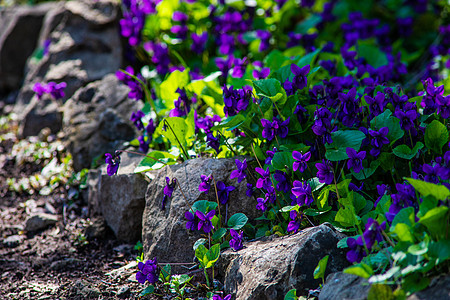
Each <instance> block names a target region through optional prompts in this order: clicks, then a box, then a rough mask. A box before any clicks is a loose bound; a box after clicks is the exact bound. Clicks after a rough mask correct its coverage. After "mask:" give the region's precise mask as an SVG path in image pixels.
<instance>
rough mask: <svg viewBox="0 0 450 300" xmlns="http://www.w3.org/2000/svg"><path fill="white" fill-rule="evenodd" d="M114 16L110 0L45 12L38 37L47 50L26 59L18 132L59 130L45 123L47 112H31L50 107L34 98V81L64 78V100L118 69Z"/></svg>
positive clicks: (116, 16)
mask: <svg viewBox="0 0 450 300" xmlns="http://www.w3.org/2000/svg"><path fill="white" fill-rule="evenodd" d="M118 19H119V3H118V2H116V1H113V0H100V1H88V0H84V1H68V2H64V4H63V5H62V6H59V7H56V8H55V9H53V10H51V11H50V12H49V13H48V14H47V16H46V19H45V21H44V25H43V28H42V30H41V36H40V41H43V40H47V39H48V40H50V46H49V48H48V53H47V54H46V55H45V56H44V57H43V58H42V59H41V60H40V61H38V62H37V63H36V62H33V61H30V63H29V65H28V66H27V67H28V69H29V70H28V73H27V76H26V78H25V82H24V84H23V86H22V88H21V91H20V93H19V95H18V98H17V103H16V107H15V112H16V113H18V114H19V116H20V117H21V118H22V119H23V122H22V123H21V127H20V129H19V131H20V132H19V133H20V134H21V135H22V136H29V135H36V134H37V133H38V132H39V131H40V130H41V129H42V128H43V127H49V128H50V129H51V130H52V131H53V132H57V131H59V130H60V129H61V122H57V123H55V124H47V123H48V122H47V123H46V122H45V119H46V118H47V115H48V114H51V112H50V111H48V114H38V113H35V112H36V111H38V110H39V111H45V109H43V107H45V106H47V105H48V104H47V103H46V102H45V101H38V100H37V98H36V97H34V92H33V91H32V88H33V86H34V84H35V83H36V82H43V83H46V82H49V81H55V82H63V81H64V82H66V83H67V88H66V89H65V94H66V95H65V97H64V98H63V99H62V102H65V101H66V100H67V99H69V98H70V97H71V96H72V95H73V94H74V93H75V91H76V90H78V89H79V88H80V87H82V86H85V85H86V84H87V83H89V82H92V81H96V80H100V79H101V78H103V77H104V76H105V75H107V74H110V73H114V72H115V71H117V70H118V69H119V68H120V67H121V65H122V46H121V38H120V35H119V32H118V30H117V26H118ZM46 97H47V96H46V95H44V97H43V98H44V99H45V98H46ZM58 104H59V105H61V103H58Z"/></svg>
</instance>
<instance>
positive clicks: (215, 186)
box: [211, 174, 221, 216]
mask: <svg viewBox="0 0 450 300" xmlns="http://www.w3.org/2000/svg"><path fill="white" fill-rule="evenodd" d="M211 176H212V179H213V181H214V190H215V191H216V201H217V208H218V209H219V216H221V214H220V203H219V194H218V193H217V184H216V178H215V177H214V175H213V174H211Z"/></svg>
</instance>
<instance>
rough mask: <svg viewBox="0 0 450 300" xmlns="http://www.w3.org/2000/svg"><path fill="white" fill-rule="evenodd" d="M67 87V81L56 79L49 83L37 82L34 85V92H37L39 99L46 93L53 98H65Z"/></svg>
mask: <svg viewBox="0 0 450 300" xmlns="http://www.w3.org/2000/svg"><path fill="white" fill-rule="evenodd" d="M66 87H67V84H66V83H65V82H60V83H56V82H54V81H50V82H48V83H47V84H42V83H40V82H36V83H35V84H34V86H33V92H35V93H36V96H37V98H38V99H41V97H42V96H43V95H44V94H49V95H50V96H51V97H52V98H53V99H62V98H64V96H65V94H64V89H65V88H66Z"/></svg>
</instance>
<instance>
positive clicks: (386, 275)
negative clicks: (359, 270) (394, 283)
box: [369, 266, 400, 283]
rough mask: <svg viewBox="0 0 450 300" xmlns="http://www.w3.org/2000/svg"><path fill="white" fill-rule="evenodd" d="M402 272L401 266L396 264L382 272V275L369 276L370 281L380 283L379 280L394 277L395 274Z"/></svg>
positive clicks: (383, 280) (382, 280)
mask: <svg viewBox="0 0 450 300" xmlns="http://www.w3.org/2000/svg"><path fill="white" fill-rule="evenodd" d="M398 273H400V267H399V266H395V267H392V268H390V269H389V270H388V271H387V272H386V273H384V274H380V275H373V276H371V277H370V278H369V282H370V283H379V282H385V281H386V280H388V279H390V278H392V277H393V276H395V275H397V274H398Z"/></svg>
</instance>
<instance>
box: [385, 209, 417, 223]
mask: <svg viewBox="0 0 450 300" xmlns="http://www.w3.org/2000/svg"><path fill="white" fill-rule="evenodd" d="M398 223H403V224H405V225H407V226H408V227H409V228H412V227H413V225H414V223H415V215H414V208H413V207H411V206H410V207H406V208H403V209H402V210H400V211H399V212H398V213H397V215H396V216H395V217H394V220H392V225H391V226H392V228H395V226H396V225H397V224H398Z"/></svg>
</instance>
